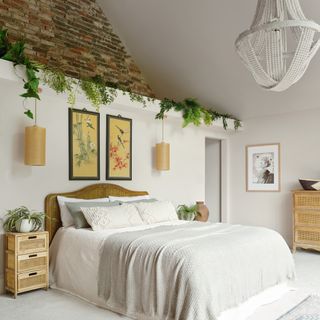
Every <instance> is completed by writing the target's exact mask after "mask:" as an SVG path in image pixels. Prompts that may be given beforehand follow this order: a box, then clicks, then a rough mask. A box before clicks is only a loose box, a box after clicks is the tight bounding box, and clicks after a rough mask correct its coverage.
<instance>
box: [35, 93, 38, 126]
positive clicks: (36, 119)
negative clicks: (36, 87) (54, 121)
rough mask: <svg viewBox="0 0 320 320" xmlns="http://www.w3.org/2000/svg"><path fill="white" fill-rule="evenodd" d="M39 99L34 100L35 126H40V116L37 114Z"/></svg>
mask: <svg viewBox="0 0 320 320" xmlns="http://www.w3.org/2000/svg"><path fill="white" fill-rule="evenodd" d="M37 109H38V108H37V99H34V125H35V126H36V125H37V124H38V114H37Z"/></svg>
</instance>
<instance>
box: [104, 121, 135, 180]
mask: <svg viewBox="0 0 320 320" xmlns="http://www.w3.org/2000/svg"><path fill="white" fill-rule="evenodd" d="M106 122H107V124H106V129H107V132H106V149H107V152H106V179H107V180H132V119H129V118H124V117H122V116H121V115H118V116H114V115H107V118H106Z"/></svg>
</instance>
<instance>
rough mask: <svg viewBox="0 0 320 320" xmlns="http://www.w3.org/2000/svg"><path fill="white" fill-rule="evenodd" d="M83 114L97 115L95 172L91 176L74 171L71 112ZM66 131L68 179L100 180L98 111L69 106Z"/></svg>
mask: <svg viewBox="0 0 320 320" xmlns="http://www.w3.org/2000/svg"><path fill="white" fill-rule="evenodd" d="M75 112H76V113H79V114H84V115H93V116H96V117H97V128H96V139H97V145H96V147H97V150H96V153H97V160H96V169H97V170H96V171H97V174H95V175H92V176H81V175H79V176H77V175H75V173H74V151H73V150H74V145H73V114H74V113H75ZM68 123H69V128H68V133H69V180H71V181H73V180H94V181H97V180H100V113H98V112H93V111H87V110H85V109H83V110H80V109H74V108H69V112H68Z"/></svg>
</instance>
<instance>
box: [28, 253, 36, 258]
mask: <svg viewBox="0 0 320 320" xmlns="http://www.w3.org/2000/svg"><path fill="white" fill-rule="evenodd" d="M37 256H38V255H37V254H30V255H29V258H35V257H37Z"/></svg>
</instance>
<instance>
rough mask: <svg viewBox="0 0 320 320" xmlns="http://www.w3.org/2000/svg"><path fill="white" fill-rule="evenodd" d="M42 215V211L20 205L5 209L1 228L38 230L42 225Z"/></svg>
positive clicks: (13, 230) (27, 230)
mask: <svg viewBox="0 0 320 320" xmlns="http://www.w3.org/2000/svg"><path fill="white" fill-rule="evenodd" d="M44 217H45V214H44V213H43V212H36V211H32V210H29V209H28V208H26V207H24V206H22V207H19V208H16V209H13V210H8V211H7V214H6V215H5V219H4V223H3V228H4V230H5V231H7V232H31V231H38V230H39V229H40V228H41V227H42V225H43V221H44Z"/></svg>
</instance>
